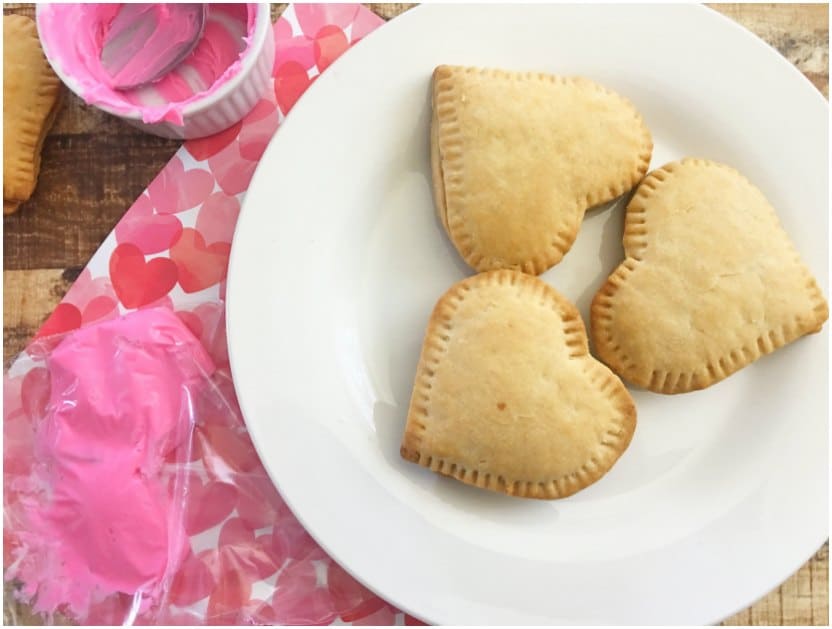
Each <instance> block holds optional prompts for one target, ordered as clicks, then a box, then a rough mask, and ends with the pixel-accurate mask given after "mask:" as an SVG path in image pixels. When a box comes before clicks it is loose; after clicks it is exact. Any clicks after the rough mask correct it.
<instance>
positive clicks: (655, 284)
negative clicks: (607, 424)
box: [591, 159, 829, 393]
mask: <svg viewBox="0 0 832 629" xmlns="http://www.w3.org/2000/svg"><path fill="white" fill-rule="evenodd" d="M624 252H625V254H626V258H625V260H624V262H622V263H621V265H620V266H619V267H618V268H617V269H616V270H615V271H614V272H613V273H612V275H610V277H609V278H608V279H607V281H606V283H605V284H604V285H603V286H602V287H601V289H600V290H599V291H598V293H597V294H596V295H595V298H594V300H593V302H592V321H591V324H592V337H593V341H594V344H595V348H596V351H597V352H598V355H599V357H600V358H601V359H602V360H603V361H604V362H605V363H607V364H608V365H609V366H610V367H611V368H612V369H613V371H615V372H616V373H618V374H619V375H620V376H621V377H623V378H625V379H626V380H629V381H630V382H632V383H634V384H637V385H639V386H642V387H646V388H648V389H650V390H652V391H658V392H660V393H683V392H685V391H692V390H695V389H702V388H705V387H707V386H710V385H711V384H713V383H715V382H718V381H720V380H722V379H723V378H726V377H727V376H729V375H730V374H732V373H734V372H735V371H737V370H738V369H741V368H742V367H744V366H746V365H748V364H749V363H751V362H752V361H754V360H756V359H757V358H759V357H760V356H763V355H765V354H768V353H770V352H773V351H774V350H776V349H777V348H779V347H782V346H783V345H785V344H786V343H790V342H791V341H793V340H795V339H797V338H799V337H801V336H803V335H804V334H809V333H812V332H817V331H818V330H820V329H821V326H822V325H823V323H824V321H826V319H827V317H828V316H829V310H828V307H827V304H826V300H825V299H824V298H823V295H822V294H821V292H820V289H819V288H818V285H817V283H816V281H815V279H814V278H813V277H812V274H811V273H810V272H809V270H808V269H807V268H806V266H805V265H804V264H803V263H802V262H801V260H800V258H799V256H798V253H797V252H796V251H795V249H794V247H793V245H792V243H791V240H790V239H789V236H788V235H787V234H786V232H785V231H784V230H783V228H782V227H781V226H780V222H779V221H778V219H777V215H776V213H775V211H774V209H773V208H772V207H771V205H770V204H769V202H768V201H767V200H766V199H765V197H764V196H763V194H762V193H761V192H760V191H759V190H758V189H757V188H756V187H754V185H752V184H751V183H750V182H749V181H748V180H747V179H746V178H745V177H743V176H742V175H740V174H739V173H738V172H737V171H736V170H734V169H733V168H730V167H728V166H725V165H722V164H718V163H715V162H710V161H706V160H701V159H685V160H682V161H681V162H672V163H670V164H667V165H666V166H663V167H662V168H659V169H658V170H655V171H653V172H652V173H650V175H648V176H647V177H646V178H645V180H644V181H643V182H642V183H641V185H640V186H639V188H638V190H637V191H636V194H635V196H634V197H633V199H632V200H631V201H630V204H629V206H628V207H627V215H626V219H625V227H624Z"/></svg>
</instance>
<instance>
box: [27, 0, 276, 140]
mask: <svg viewBox="0 0 832 629" xmlns="http://www.w3.org/2000/svg"><path fill="white" fill-rule="evenodd" d="M41 9H42V5H40V4H38V5H37V14H39V13H40V11H41ZM36 22H37V24H38V34H39V36H40V40H41V46H42V47H43V51H44V53H45V54H46V58H47V59H48V60H49V63H50V65H51V66H52V68H53V69H54V70H55V73H56V74H57V75H58V77H60V79H61V80H62V81H63V82H64V83H65V84H66V85H67V87H69V89H71V90H72V91H73V92H74V93H75V94H77V95H78V96H79V97H80V98H82V99H83V96H82V90H81V88H80V84H79V83H78V81H77V80H76V79H75V78H74V77H73V76H72V75H70V74H67V73H65V72H64V70H63V68H62V67H61V63H60V59H56V58H55V57H54V56H53V55H51V54H50V49H49V41H48V37H46V38H44V37H43V31H42V30H41V28H40V20H39V19H36ZM274 52H275V51H274V29H273V28H272V20H271V11H270V5H269V3H268V2H262V3H257V15H256V16H255V19H254V33H253V34H252V37H251V41H250V43H249V50H248V52H247V53H246V54H245V55H244V56H243V58H242V60H241V62H240V66H241V67H240V70H239V71H238V72H237V73H236V74H234V76H232V77H231V78H230V79H228V80H227V81H225V82H224V83H223V84H222V85H220V87H219V88H218V89H217V90H216V91H215V92H214V93H212V94H208V95H206V96H204V97H203V98H199V99H197V100H194V101H193V102H191V103H188V104H187V105H185V107H184V108H183V110H182V119H183V123H182V125H176V124H173V123H171V122H167V121H159V122H144V121H143V120H142V115H141V109H140V108H138V107H136V108H135V110H133V111H130V110H128V111H124V110H120V111H118V110H115V109H113V108H111V107H109V106H108V105H106V104H98V103H93V105H94V106H95V107H98V108H99V109H101V110H102V111H106V112H107V113H110V114H112V115H114V116H118V117H119V118H121V119H122V120H124V121H126V122H127V123H129V124H131V125H133V126H134V127H137V128H139V129H142V130H144V131H147V132H148V133H152V134H154V135H159V136H162V137H165V138H181V139H188V138H201V137H205V136H208V135H213V134H214V133H219V132H220V131H222V130H224V129H227V128H228V127H230V126H232V125H234V124H236V123H237V122H239V121H240V120H241V119H242V118H243V117H244V116H245V115H246V114H247V113H249V112H250V111H251V110H252V108H253V107H254V105H255V104H256V103H257V101H258V100H260V99H261V98H262V97H263V95H264V94H266V92H267V91H268V90H269V89H270V87H271V76H272V66H273V65H274Z"/></svg>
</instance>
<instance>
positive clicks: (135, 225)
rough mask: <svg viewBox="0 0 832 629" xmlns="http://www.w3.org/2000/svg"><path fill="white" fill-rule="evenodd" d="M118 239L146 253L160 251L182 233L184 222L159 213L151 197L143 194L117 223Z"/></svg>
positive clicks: (167, 247) (166, 247)
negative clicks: (155, 210)
mask: <svg viewBox="0 0 832 629" xmlns="http://www.w3.org/2000/svg"><path fill="white" fill-rule="evenodd" d="M115 231H116V240H117V241H118V242H123V243H131V244H134V245H136V247H138V248H139V250H140V251H141V252H142V253H144V254H149V253H159V252H160V251H164V250H165V249H170V246H171V245H172V244H173V243H175V242H176V241H177V240H178V239H179V236H180V235H181V234H182V223H181V222H180V220H179V219H178V218H176V216H173V215H171V214H157V213H156V212H154V210H153V205H152V202H151V200H150V197H149V196H147V195H146V194H143V195H141V196H140V197H139V198H138V199H137V201H136V202H135V203H134V204H133V207H131V208H130V210H128V212H127V214H125V215H124V217H123V218H122V219H121V220H120V221H119V223H118V225H116V230H115Z"/></svg>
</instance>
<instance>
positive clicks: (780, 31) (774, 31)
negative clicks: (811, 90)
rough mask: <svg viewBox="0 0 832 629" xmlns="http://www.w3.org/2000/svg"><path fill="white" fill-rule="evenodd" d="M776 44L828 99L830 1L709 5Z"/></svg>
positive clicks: (781, 52)
mask: <svg viewBox="0 0 832 629" xmlns="http://www.w3.org/2000/svg"><path fill="white" fill-rule="evenodd" d="M708 6H709V7H711V8H712V9H714V10H716V11H719V12H720V13H722V14H723V15H725V16H727V17H729V18H731V19H732V20H734V21H736V22H739V23H740V24H742V25H743V26H745V27H746V28H747V29H748V30H750V31H751V32H752V33H754V34H755V35H757V36H758V37H760V38H761V39H763V40H764V41H765V42H766V43H768V44H769V45H771V46H773V47H774V48H776V49H777V51H778V52H779V53H780V54H781V55H783V56H784V57H785V58H786V59H788V60H789V61H790V62H792V63H793V64H794V65H795V66H796V67H797V69H798V70H800V71H801V72H802V73H803V74H804V75H805V76H806V78H808V79H809V80H810V81H811V82H812V83H813V84H814V85H815V87H817V88H818V89H819V90H820V91H821V92H822V93H823V95H824V96H826V97H827V98H829V5H828V4H763V3H755V4H709V5H708Z"/></svg>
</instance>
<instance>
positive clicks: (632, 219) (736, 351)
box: [590, 157, 829, 394]
mask: <svg viewBox="0 0 832 629" xmlns="http://www.w3.org/2000/svg"><path fill="white" fill-rule="evenodd" d="M682 166H696V167H701V168H721V169H725V170H728V171H730V172H731V173H733V174H734V175H736V176H738V177H740V178H741V179H742V180H743V181H744V182H745V183H747V184H748V185H749V186H751V187H752V188H754V189H755V190H758V188H757V187H756V186H755V185H754V184H753V183H752V182H751V181H749V180H748V178H746V177H745V176H744V175H743V174H742V173H740V172H739V171H737V170H736V169H734V168H732V167H730V166H727V165H725V164H721V163H719V162H714V161H711V160H707V159H700V158H693V157H686V158H684V159H681V160H677V161H673V162H669V163H667V164H665V165H664V166H662V167H660V168H657V169H656V170H654V171H653V172H651V173H650V174H648V175H647V177H645V178H644V180H643V181H642V182H641V184H639V186H638V189H637V190H636V192H635V194H634V195H633V198H632V199H631V200H630V203H629V204H628V205H627V208H626V214H625V219H624V236H623V244H624V256H625V257H624V260H623V261H622V262H621V264H620V265H619V266H618V267H617V268H616V269H615V270H614V271H613V272H612V273H611V274H610V275H609V277H608V278H607V280H606V281H605V282H604V284H603V285H602V286H601V287H600V288H599V289H598V292H597V293H596V294H595V296H594V297H593V299H592V305H591V307H590V334H591V335H592V340H593V343H594V345H595V350H596V351H597V353H598V356H599V358H600V359H601V360H602V361H603V362H604V363H606V364H607V365H608V366H609V367H610V368H611V369H612V370H613V371H614V372H615V373H616V374H618V375H619V376H621V377H622V378H624V379H625V380H627V381H628V382H630V383H632V384H634V385H637V386H640V387H643V388H645V389H647V390H649V391H653V392H655V393H665V394H677V393H688V392H691V391H698V390H701V389H705V388H707V387H709V386H711V385H713V384H716V383H717V382H720V381H721V380H724V379H725V378H727V377H728V376H730V375H731V374H733V373H735V372H737V371H739V370H740V369H742V368H743V367H746V366H748V365H750V364H751V363H752V362H754V361H755V360H757V359H758V358H761V357H762V356H765V355H767V354H771V353H772V352H774V351H775V350H777V349H779V348H780V347H783V346H784V345H787V344H789V343H791V342H792V341H795V340H797V339H798V338H800V337H801V336H805V335H807V334H813V333H815V332H819V331H820V329H821V327H822V326H823V324H824V322H825V321H826V320H827V319H828V318H829V307H828V304H827V302H826V300H825V299H824V297H823V294H822V293H821V291H820V288H819V287H818V285H817V281H816V280H815V278H814V277H813V276H812V274H811V272H810V271H809V269H808V267H807V266H806V265H805V264H804V263H803V261H802V260H801V258H800V254H799V253H798V252H797V250H796V249H795V247H794V243H792V241H791V238H788V234H785V230H784V234H785V235H786V237H787V238H788V244H789V248H790V250H791V252H792V254H793V256H794V258H793V259H794V262H795V264H797V266H798V267H799V268H800V269H801V270H802V271H803V274H804V277H805V280H806V288H807V289H809V291H810V295H811V298H812V301H813V302H814V307H813V312H814V313H815V315H816V317H815V319H814V320H813V321H809V322H802V323H803V324H802V325H801V322H800V321H798V320H795V321H794V322H792V323H788V322H787V323H785V324H783V325H781V326H780V327H778V328H776V329H770V330H768V331H766V332H764V333H763V334H761V335H760V336H758V337H757V339H756V342H755V343H754V344H753V345H752V346H750V347H749V346H740V347H734V348H731V349H729V350H727V351H726V352H725V353H723V354H722V355H721V356H720V357H719V358H716V359H714V360H712V361H709V362H706V363H703V364H702V365H701V366H700V367H698V368H697V369H696V370H694V371H681V370H680V371H677V372H668V371H664V370H661V369H656V368H655V367H650V368H649V369H644V370H643V371H646V372H649V376H648V377H647V378H645V377H643V376H642V375H641V372H642V370H639V369H636V367H637V365H636V364H635V363H633V362H632V360H631V359H630V357H629V356H627V355H626V354H624V353H623V351H622V350H621V348H620V346H618V345H617V344H616V343H615V341H614V336H613V332H612V329H611V323H612V320H613V314H612V313H613V310H614V308H615V306H614V304H613V300H614V298H615V294H616V292H617V291H618V287H619V286H620V285H621V284H623V283H624V282H626V280H627V276H629V275H630V273H632V272H633V271H634V270H635V269H636V267H637V266H638V265H639V264H640V263H641V261H642V255H643V253H644V251H645V249H646V248H647V246H648V243H647V234H648V231H649V230H648V227H647V209H646V203H647V202H648V201H649V199H650V197H651V196H652V195H653V193H654V192H655V191H656V190H658V189H659V188H660V187H661V186H662V185H664V183H665V182H667V181H668V180H670V179H671V178H672V177H673V175H674V174H675V173H676V172H677V170H678V169H679V168H680V167H682ZM760 194H761V196H763V198H765V196H764V195H762V193H760ZM767 204H768V205H769V207H771V204H770V203H768V202H767ZM771 210H772V213H773V217H774V219H775V220H776V221H777V224H778V225H779V226H780V228H781V229H782V225H780V221H779V218H778V217H777V214H776V212H774V210H773V208H771Z"/></svg>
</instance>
